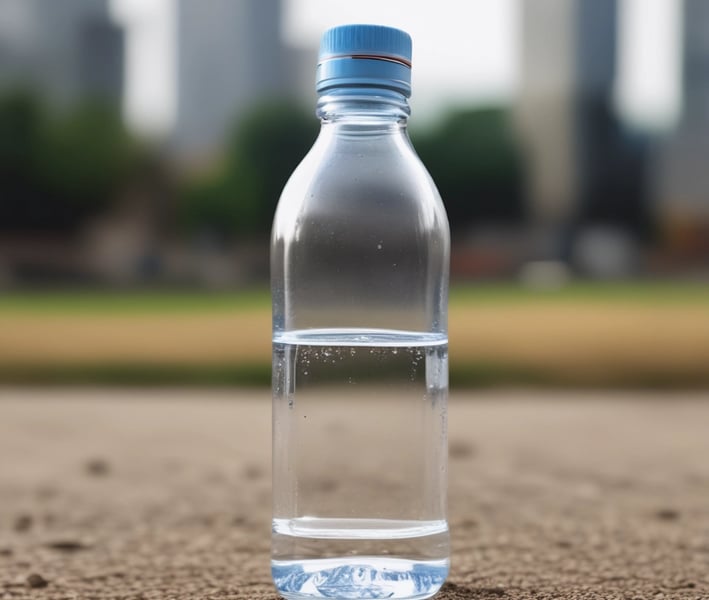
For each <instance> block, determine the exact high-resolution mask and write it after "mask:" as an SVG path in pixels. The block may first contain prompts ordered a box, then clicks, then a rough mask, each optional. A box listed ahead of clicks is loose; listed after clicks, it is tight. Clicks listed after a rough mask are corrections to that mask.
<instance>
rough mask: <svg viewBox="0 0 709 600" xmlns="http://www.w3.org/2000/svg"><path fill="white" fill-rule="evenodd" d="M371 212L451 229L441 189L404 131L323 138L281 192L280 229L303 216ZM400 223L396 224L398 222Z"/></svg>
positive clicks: (340, 215)
mask: <svg viewBox="0 0 709 600" xmlns="http://www.w3.org/2000/svg"><path fill="white" fill-rule="evenodd" d="M363 215H364V216H366V215H369V216H371V217H372V218H388V219H394V218H396V217H397V215H398V219H399V224H400V225H401V224H403V223H404V222H406V221H412V222H414V223H419V224H426V223H428V225H429V226H439V227H445V229H446V231H447V228H448V222H447V218H446V215H445V209H444V207H443V203H442V201H441V197H440V194H439V193H438V190H437V188H436V186H435V184H434V182H433V180H432V178H431V176H430V174H429V173H428V171H427V169H426V167H425V166H424V164H423V163H422V162H421V160H420V159H419V157H418V155H417V154H416V152H415V150H414V148H413V146H412V145H411V143H410V141H409V139H408V136H407V135H406V134H405V132H404V133H400V134H398V135H386V136H362V137H360V138H355V139H352V138H351V137H349V136H341V137H337V136H335V137H330V138H328V137H326V138H325V139H322V138H318V140H317V141H316V142H315V144H314V146H313V147H312V149H311V150H310V152H308V154H307V155H306V156H305V158H304V159H303V160H302V161H301V163H300V164H299V165H298V167H297V168H296V169H295V171H294V172H293V174H292V176H291V177H290V179H289V181H288V183H287V184H286V186H285V188H284V190H283V193H282V194H281V197H280V200H279V203H278V209H277V212H276V217H275V221H274V225H275V227H274V233H275V230H276V229H278V228H280V227H288V226H292V225H293V224H294V223H295V222H296V220H297V218H298V217H301V218H302V217H304V216H310V217H312V218H318V217H325V216H327V217H328V218H347V217H348V216H349V217H350V218H354V217H357V220H358V221H359V220H361V218H362V216H363ZM395 224H396V223H393V225H395Z"/></svg>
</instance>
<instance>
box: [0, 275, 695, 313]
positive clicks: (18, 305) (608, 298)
mask: <svg viewBox="0 0 709 600" xmlns="http://www.w3.org/2000/svg"><path fill="white" fill-rule="evenodd" d="M270 301H271V300H270V293H269V291H268V289H266V288H253V289H248V290H242V291H238V292H234V291H228V292H195V291H180V290H149V291H126V292H123V291H118V292H117V291H94V290H90V291H84V290H80V291H77V290H69V291H63V290H53V291H31V292H10V293H5V294H4V295H0V311H2V312H5V313H13V312H39V313H57V314H62V313H68V314H101V313H109V314H130V313H136V314H151V313H161V314H164V313H181V312H197V313H199V312H205V311H208V312H220V311H225V312H226V311H235V310H244V311H248V310H258V309H269V310H270ZM579 301H582V302H599V303H614V304H615V303H631V304H636V303H641V304H648V303H649V304H659V305H663V304H690V305H700V304H704V305H706V306H707V307H708V308H709V283H695V282H681V283H676V282H622V283H616V282H612V283H584V282H579V283H572V284H569V285H565V286H563V287H560V288H558V289H535V288H530V287H525V286H521V285H517V284H513V283H485V284H478V285H455V286H453V287H452V288H451V292H450V303H451V306H460V305H462V304H466V305H467V304H528V303H539V302H544V303H547V302H558V303H562V304H565V303H574V302H579Z"/></svg>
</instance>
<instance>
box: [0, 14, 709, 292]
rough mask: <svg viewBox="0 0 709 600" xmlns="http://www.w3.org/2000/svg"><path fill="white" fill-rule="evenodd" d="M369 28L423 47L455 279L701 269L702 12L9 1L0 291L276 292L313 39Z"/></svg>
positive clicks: (303, 146)
mask: <svg viewBox="0 0 709 600" xmlns="http://www.w3.org/2000/svg"><path fill="white" fill-rule="evenodd" d="M356 21H359V22H377V23H382V24H386V25H392V26H397V27H400V28H403V29H405V30H407V31H409V32H410V33H411V35H412V37H413V40H414V69H413V78H414V95H413V99H412V109H413V114H414V120H413V121H412V123H413V127H412V138H413V142H414V145H415V146H416V148H417V150H418V152H419V154H420V156H421V158H422V160H423V161H424V163H425V164H426V165H427V166H428V168H429V170H430V172H431V174H432V176H433V178H434V180H435V181H436V183H437V185H438V187H439V189H440V191H441V194H442V196H443V199H444V202H445V203H446V207H447V210H448V212H449V215H450V217H451V219H450V220H451V226H452V230H453V233H454V241H455V245H454V246H455V247H454V252H453V262H452V268H453V273H454V275H455V276H457V277H460V278H470V277H513V276H520V277H522V278H524V277H525V275H524V273H526V272H527V271H528V269H527V265H528V264H531V265H532V268H531V271H530V272H532V273H537V272H538V269H537V270H536V271H535V269H536V268H537V267H538V266H539V265H537V263H550V264H548V265H546V266H544V265H542V271H541V272H550V273H552V274H553V273H557V274H559V273H562V274H564V275H563V276H562V279H563V278H564V277H566V278H568V276H569V273H571V272H573V273H574V274H579V275H581V276H587V277H600V278H608V277H614V278H618V277H628V276H638V275H652V276H655V275H657V274H667V273H676V272H680V271H681V272H690V271H691V272H692V273H697V272H698V273H704V272H705V270H704V269H705V263H704V261H705V258H706V257H708V256H709V241H707V240H709V236H708V235H707V232H709V202H708V199H709V177H708V176H707V174H706V173H707V171H706V168H705V166H704V164H703V162H704V159H703V157H704V156H706V155H707V154H708V153H709V148H707V145H708V144H709V141H707V140H709V131H708V124H709V110H708V109H707V106H709V101H708V100H709V75H708V74H709V45H708V44H707V42H706V40H707V39H709V2H706V1H704V0H535V1H534V2H531V1H530V2H523V1H522V0H496V1H483V0H477V1H475V2H469V3H455V2H453V1H452V0H441V1H440V2H438V3H436V4H435V6H434V5H430V4H428V3H426V4H421V5H420V6H417V10H415V11H414V10H411V3H406V2H403V1H402V0H391V1H390V2H386V3H381V2H375V1H374V0H363V1H362V2H359V3H357V4H356V5H355V4H353V3H346V2H341V1H340V0H337V1H333V2H330V3H328V10H327V11H324V10H322V4H320V3H317V2H316V1H315V0H240V1H238V2H237V1H234V0H209V1H202V2H200V1H199V0H153V1H152V2H141V1H140V0H56V1H50V0H0V89H1V91H2V94H3V95H2V96H0V127H4V129H3V131H5V134H4V138H5V139H6V140H8V142H7V143H6V144H5V145H4V147H0V151H2V152H3V153H4V154H3V155H2V157H0V163H2V164H0V166H3V165H4V170H2V172H0V185H2V190H0V192H2V194H3V195H4V198H5V200H4V202H2V203H0V211H1V214H0V217H2V218H0V223H1V224H2V231H3V232H4V233H3V236H2V238H0V250H3V249H4V256H0V259H2V261H3V263H4V265H3V264H0V279H1V278H2V277H3V276H2V272H4V273H6V275H4V277H5V280H7V281H23V279H25V276H24V275H22V273H24V272H28V273H34V272H39V273H45V272H46V273H58V275H57V279H58V280H62V278H66V276H67V275H66V274H67V273H69V274H72V275H71V276H72V277H74V276H75V277H76V279H77V280H89V279H93V280H95V281H114V282H116V281H126V282H130V281H133V282H138V283H140V282H145V281H147V282H150V281H155V282H157V281H200V280H202V279H204V278H206V279H208V280H210V281H212V280H213V281H215V282H217V284H218V285H232V284H234V283H235V282H243V281H248V280H253V279H259V278H263V277H264V276H265V273H266V271H267V266H266V260H265V259H266V256H267V250H266V248H265V245H266V244H267V237H268V228H269V226H270V222H271V219H272V214H273V209H274V207H275V204H276V201H277V199H278V195H279V193H280V190H281V189H282V186H283V184H284V183H285V181H286V180H287V177H288V175H289V174H290V173H291V172H292V170H293V168H294V167H295V165H296V164H297V162H298V161H299V160H300V159H301V158H302V156H303V155H304V154H305V153H306V152H307V149H308V148H309V147H310V145H311V144H312V140H313V138H314V136H315V135H316V132H317V121H316V119H315V118H314V115H313V106H314V103H315V92H314V85H313V81H314V71H315V66H316V62H317V45H318V41H319V38H320V36H321V34H322V31H323V30H325V29H326V28H328V27H330V26H332V25H335V24H338V23H343V22H356ZM96 101H98V102H96ZM136 133H137V134H138V135H136ZM145 137H147V138H150V137H153V141H156V142H157V143H145V142H146V139H144V138H145ZM30 233H31V235H29V234H30ZM51 235H56V236H57V237H54V238H52V237H51ZM33 236H37V237H33ZM253 242H256V244H255V245H251V246H249V244H252V243H253ZM195 257H197V258H195ZM27 265H29V266H27ZM547 267H549V268H551V271H549V270H548V269H547V271H544V269H546V268H547ZM18 274H19V275H18ZM73 274H75V275H73ZM41 277H43V276H39V279H41Z"/></svg>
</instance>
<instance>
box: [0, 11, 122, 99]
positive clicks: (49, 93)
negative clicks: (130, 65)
mask: <svg viewBox="0 0 709 600" xmlns="http://www.w3.org/2000/svg"><path fill="white" fill-rule="evenodd" d="M123 57H124V38H123V32H122V29H121V28H119V27H118V26H117V25H116V24H115V23H114V22H113V21H112V20H111V17H110V14H109V0H61V1H52V0H0V86H2V87H4V88H7V87H14V86H23V87H30V88H33V89H36V90H38V92H40V93H41V94H42V95H43V96H44V97H45V98H46V99H47V100H49V101H50V102H52V103H55V104H58V105H62V106H64V105H69V104H72V103H74V102H76V101H77V100H80V99H82V98H86V97H100V98H101V99H103V100H108V101H110V102H113V103H116V104H120V102H121V97H122V94H123V81H124V76H123V74H124V58H123Z"/></svg>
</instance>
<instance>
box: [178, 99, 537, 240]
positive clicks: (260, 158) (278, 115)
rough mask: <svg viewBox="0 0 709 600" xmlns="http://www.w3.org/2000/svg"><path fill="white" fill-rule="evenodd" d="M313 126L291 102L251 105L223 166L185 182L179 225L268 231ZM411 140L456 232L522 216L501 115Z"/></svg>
mask: <svg viewBox="0 0 709 600" xmlns="http://www.w3.org/2000/svg"><path fill="white" fill-rule="evenodd" d="M317 128H318V123H317V121H316V120H315V119H313V117H312V116H311V115H309V114H308V113H307V112H306V111H304V110H301V109H300V108H298V107H296V106H293V105H292V104H288V103H282V104H269V105H265V106H259V107H257V108H256V109H255V110H254V111H253V112H252V113H250V114H249V115H248V116H247V117H246V118H245V119H244V120H243V121H242V122H241V124H240V126H239V127H237V128H236V129H235V131H234V134H233V135H232V138H231V141H230V143H229V146H228V149H227V153H226V157H225V159H224V161H223V162H222V163H221V164H220V165H219V166H218V167H217V168H216V169H215V170H214V171H212V172H211V173H208V174H207V175H201V176H199V177H196V178H194V179H192V180H191V181H188V182H187V184H186V186H185V189H184V191H183V194H182V198H181V203H180V214H181V216H182V222H183V224H184V225H185V227H186V228H187V229H188V230H189V231H192V232H195V231H204V230H207V231H210V232H212V233H217V234H219V235H222V236H226V237H229V236H233V235H237V234H242V235H243V234H246V233H254V234H265V233H267V232H268V231H269V230H270V227H271V221H272V219H273V213H274V211H275V208H276V204H277V202H278V198H279V196H280V193H281V190H282V189H283V186H284V185H285V183H286V181H287V180H288V177H289V176H290V174H291V173H292V172H293V169H295V167H296V166H297V164H298V163H299V162H300V160H301V159H302V158H303V156H305V154H306V152H307V151H308V150H309V148H310V146H311V145H312V143H313V141H314V139H315V137H316V135H317ZM413 137H414V145H415V147H416V149H417V151H418V153H419V155H420V156H421V158H422V160H423V162H424V163H425V164H426V166H427V167H428V169H429V171H430V172H431V175H432V176H433V179H434V180H435V182H436V184H437V185H438V188H439V190H440V192H441V195H442V196H443V200H444V202H445V204H446V208H447V210H448V214H449V217H450V221H451V224H452V226H453V229H454V230H456V229H458V230H464V229H465V228H466V227H468V226H470V225H471V224H472V223H474V222H490V221H504V222H509V221H520V220H522V219H523V218H524V198H523V183H524V182H523V162H522V157H521V155H520V152H519V150H518V148H517V145H516V140H515V138H514V137H513V135H512V133H511V131H510V129H509V127H508V118H507V113H506V112H505V111H504V110H502V109H497V108H487V109H479V110H462V111H457V112H452V113H450V114H449V115H448V117H447V118H446V119H445V120H444V121H443V122H442V123H441V124H440V125H439V126H437V127H434V128H432V129H430V130H427V131H420V132H415V135H414V136H413Z"/></svg>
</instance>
